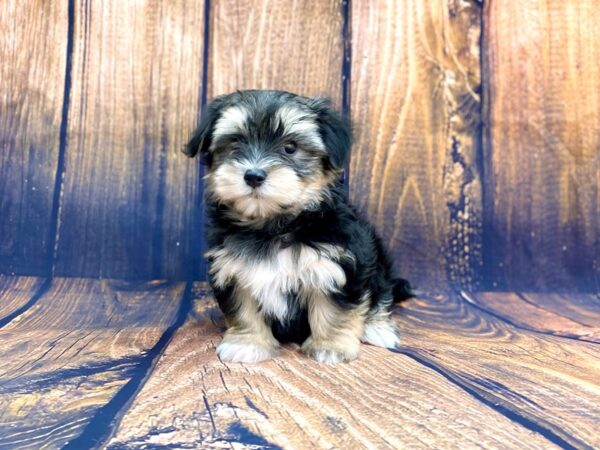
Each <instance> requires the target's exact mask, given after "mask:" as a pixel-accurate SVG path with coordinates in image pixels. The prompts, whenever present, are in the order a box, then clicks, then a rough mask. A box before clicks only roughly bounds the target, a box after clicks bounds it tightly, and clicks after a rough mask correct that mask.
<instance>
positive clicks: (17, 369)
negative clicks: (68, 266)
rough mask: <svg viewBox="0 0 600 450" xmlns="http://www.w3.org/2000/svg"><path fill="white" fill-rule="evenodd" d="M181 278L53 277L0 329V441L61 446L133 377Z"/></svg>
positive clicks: (164, 322)
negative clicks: (28, 305)
mask: <svg viewBox="0 0 600 450" xmlns="http://www.w3.org/2000/svg"><path fill="white" fill-rule="evenodd" d="M183 289H184V285H183V284H182V283H180V284H167V283H164V282H146V283H138V284H125V283H122V282H110V281H98V280H86V279H54V280H53V282H52V285H51V286H50V288H49V290H48V291H47V293H46V294H45V295H43V296H42V297H41V298H40V299H39V300H38V301H37V302H36V303H35V305H33V306H32V307H31V308H29V309H28V310H27V311H25V312H24V313H23V314H22V315H20V316H19V317H17V318H15V319H14V320H13V321H11V322H10V323H9V324H8V325H7V326H5V327H3V328H2V329H0V342H2V358H1V359H0V448H11V449H14V448H31V449H39V448H61V447H62V446H63V445H64V444H65V443H67V442H68V441H70V440H71V439H73V438H74V437H75V436H77V435H78V434H79V433H81V431H82V430H83V429H84V427H85V425H86V423H87V422H88V421H89V420H90V419H91V418H92V417H93V416H94V414H95V413H96V411H97V410H98V409H99V408H100V407H102V406H103V405H105V404H107V403H108V402H109V401H110V400H111V398H112V397H113V396H114V395H115V393H116V392H117V391H119V389H120V388H121V387H122V386H124V385H125V384H126V383H127V382H128V381H129V380H130V379H131V378H132V377H133V376H136V371H137V370H138V369H137V368H138V366H139V365H140V363H141V361H142V360H143V359H144V358H145V357H146V356H145V354H146V352H148V350H149V349H151V348H152V347H153V346H154V345H155V344H156V342H157V341H158V340H159V338H160V337H161V335H162V333H163V332H164V331H165V329H166V328H167V327H168V326H169V325H170V324H171V323H173V321H174V317H175V315H176V313H177V311H178V307H179V305H180V303H181V300H182V295H183Z"/></svg>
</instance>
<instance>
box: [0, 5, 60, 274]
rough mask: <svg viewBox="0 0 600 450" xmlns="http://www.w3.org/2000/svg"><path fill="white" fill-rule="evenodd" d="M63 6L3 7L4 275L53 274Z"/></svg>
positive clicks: (0, 227) (0, 175)
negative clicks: (51, 266)
mask: <svg viewBox="0 0 600 450" xmlns="http://www.w3.org/2000/svg"><path fill="white" fill-rule="evenodd" d="M67 27H68V20H67V4H66V2H47V1H44V0H37V1H27V2H21V1H16V0H15V1H3V2H1V3H0V29H1V30H2V36H1V37H0V59H1V60H2V63H1V64H0V271H2V272H3V273H7V274H10V273H19V274H30V275H40V274H44V273H46V272H47V271H48V267H49V264H50V248H51V244H52V242H51V240H52V238H53V236H52V223H53V221H54V216H55V215H56V212H55V210H54V209H55V206H56V205H55V198H54V191H55V188H54V185H55V177H56V168H57V164H58V154H59V147H60V141H61V136H60V134H61V125H62V124H63V122H64V114H63V97H64V84H65V67H66V55H67Z"/></svg>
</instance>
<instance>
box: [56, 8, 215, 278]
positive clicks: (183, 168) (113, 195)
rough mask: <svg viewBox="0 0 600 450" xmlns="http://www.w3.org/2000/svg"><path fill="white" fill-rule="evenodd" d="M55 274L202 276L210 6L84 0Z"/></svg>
mask: <svg viewBox="0 0 600 450" xmlns="http://www.w3.org/2000/svg"><path fill="white" fill-rule="evenodd" d="M74 33H75V45H74V54H73V77H72V78H73V82H72V93H71V104H70V110H69V126H68V142H67V144H68V145H67V152H66V157H65V171H64V174H63V176H64V185H63V192H62V196H61V211H60V216H59V223H58V230H59V235H58V260H57V263H56V269H55V270H56V274H57V275H79V276H102V277H119V278H121V277H125V278H133V279H136V278H138V279H143V278H145V279H148V278H159V277H169V278H179V279H181V278H185V277H187V276H189V275H190V274H191V271H194V273H195V274H196V275H197V274H198V273H200V262H201V255H200V250H199V246H198V245H197V244H195V242H196V240H197V239H199V237H200V236H201V235H202V231H201V229H200V223H199V218H200V212H199V208H200V203H201V195H200V193H199V192H198V190H199V186H200V182H199V174H200V171H199V166H198V164H197V161H195V160H194V161H190V160H188V159H187V158H186V157H185V156H184V155H182V154H181V152H180V149H181V148H182V146H183V145H184V144H185V142H186V139H187V137H188V136H189V134H190V133H191V130H192V129H193V127H194V125H195V123H196V120H197V115H198V108H199V103H200V93H201V81H202V65H203V35H204V2H192V3H190V2H185V1H183V0H180V1H173V2H156V1H150V0H148V1H139V2H118V3H117V2H77V3H76V8H75V30H74Z"/></svg>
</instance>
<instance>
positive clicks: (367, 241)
mask: <svg viewBox="0 0 600 450" xmlns="http://www.w3.org/2000/svg"><path fill="white" fill-rule="evenodd" d="M286 102H297V103H298V104H301V105H304V106H305V107H308V108H310V111H311V112H312V113H314V114H315V115H316V123H317V124H318V129H319V134H320V136H321V139H322V141H323V143H324V144H325V147H326V151H327V154H326V155H324V156H323V164H322V168H321V169H319V170H324V171H334V172H335V173H338V172H339V170H340V169H342V168H343V167H344V165H345V163H346V161H347V158H348V154H349V151H350V146H351V133H350V126H349V124H348V122H347V121H345V120H344V119H343V118H342V117H341V116H340V115H339V114H338V113H337V112H335V111H334V110H333V108H332V107H331V104H330V102H329V101H328V100H325V99H307V98H304V97H299V96H296V95H294V94H290V93H286V92H279V91H244V92H236V93H234V94H231V95H228V96H223V97H219V98H217V99H216V100H215V101H214V102H213V103H212V104H211V105H209V107H208V108H207V109H206V111H205V112H204V114H203V117H202V121H201V123H200V125H199V127H198V129H197V130H196V132H195V134H194V135H193V137H192V138H191V140H190V142H189V144H188V145H187V146H186V148H185V150H184V152H185V153H186V154H187V155H189V156H194V155H195V154H196V153H198V152H200V153H201V154H203V155H204V156H205V157H208V158H207V162H208V164H209V166H210V165H212V164H213V156H214V155H213V154H212V153H215V148H217V149H218V147H219V146H218V145H214V146H213V145H212V144H213V136H212V132H213V129H214V127H215V123H216V121H217V120H218V119H219V117H220V114H221V111H223V109H224V108H225V107H227V106H231V105H236V104H243V105H244V106H245V108H246V109H247V110H249V111H250V114H249V121H250V125H249V128H251V129H252V130H253V133H254V134H253V135H252V136H251V137H250V138H248V137H247V136H246V137H245V136H238V137H230V139H235V140H236V141H237V140H240V139H241V140H248V139H255V140H258V141H260V142H263V143H264V142H268V143H269V142H272V141H277V139H279V137H280V134H281V133H282V130H275V131H273V129H272V127H269V117H270V116H272V115H273V114H274V112H275V111H276V110H277V109H278V108H279V107H281V106H282V105H284V104H286ZM265 124H266V125H265ZM297 138H298V140H302V136H298V137H297ZM227 145H230V144H227ZM215 157H216V156H215ZM290 164H291V163H290ZM209 169H210V167H209ZM326 189H327V190H328V192H327V194H328V195H326V196H324V198H323V200H322V201H320V203H319V204H318V205H311V207H310V208H307V209H305V210H303V211H301V212H299V213H296V214H286V213H285V212H282V213H281V214H278V215H275V216H273V217H269V218H266V219H265V220H263V221H261V222H260V225H259V226H256V225H254V226H248V224H246V223H244V222H240V221H238V220H232V215H234V212H232V211H231V209H230V206H228V205H227V204H223V203H221V202H219V201H218V199H215V198H214V197H211V196H210V195H209V196H208V198H207V215H208V227H207V228H208V246H209V248H217V247H219V246H222V245H223V243H224V241H225V239H226V238H227V239H228V243H229V245H230V246H233V247H234V248H235V251H236V253H238V254H239V255H240V256H241V257H246V258H253V259H257V260H260V259H264V258H266V257H267V256H269V255H270V253H271V252H272V251H274V250H277V249H279V248H282V247H286V246H298V245H305V246H310V247H313V248H317V246H318V244H333V245H336V246H339V247H342V248H344V249H347V250H348V251H349V253H351V254H352V255H353V256H354V262H350V261H340V265H341V267H342V269H343V271H344V272H345V275H346V284H345V286H344V287H343V289H341V290H340V292H336V293H333V294H332V298H333V299H334V300H335V302H336V303H337V304H338V305H339V306H340V307H342V308H344V309H350V308H354V307H356V306H357V305H358V304H359V302H361V301H363V300H362V299H363V294H364V293H365V292H366V291H370V292H371V296H370V300H369V301H370V305H369V307H370V308H369V309H370V311H371V312H375V311H377V310H380V309H385V308H389V307H390V305H391V303H392V302H393V301H394V300H395V301H401V300H404V299H406V298H408V297H410V296H411V295H412V293H411V289H410V286H409V284H408V282H407V281H406V280H403V279H399V278H395V277H394V274H393V268H392V262H391V259H390V257H389V256H388V254H387V252H386V251H385V249H384V245H383V243H382V242H381V240H380V238H379V237H378V236H377V234H376V233H375V231H374V229H373V227H372V226H371V225H370V224H369V223H368V222H367V221H366V220H364V219H362V218H361V217H360V215H359V214H358V213H357V212H356V210H355V209H354V208H353V207H352V206H350V205H349V203H348V201H347V199H346V196H345V193H344V189H343V186H342V185H341V183H340V182H339V181H338V182H333V183H331V184H330V185H328V186H327V187H326ZM209 262H210V261H209ZM211 283H212V284H213V287H214V291H215V297H216V299H217V300H218V303H219V306H220V307H221V309H222V310H223V312H224V313H225V315H226V316H234V315H235V313H236V303H235V301H234V299H233V291H234V286H233V283H234V281H231V284H230V285H229V286H226V287H225V288H223V287H221V288H217V287H216V286H215V283H214V280H213V279H211ZM288 304H289V305H290V306H291V307H290V308H289V310H290V314H289V316H288V317H287V320H276V319H273V318H270V320H271V327H272V330H273V333H274V335H275V337H276V338H277V339H279V340H280V341H294V342H298V343H301V342H302V341H304V340H305V339H306V338H307V337H308V336H309V334H310V327H309V323H308V319H307V313H306V310H303V309H302V308H300V307H297V305H298V302H297V301H296V298H295V293H291V294H290V296H289V299H288Z"/></svg>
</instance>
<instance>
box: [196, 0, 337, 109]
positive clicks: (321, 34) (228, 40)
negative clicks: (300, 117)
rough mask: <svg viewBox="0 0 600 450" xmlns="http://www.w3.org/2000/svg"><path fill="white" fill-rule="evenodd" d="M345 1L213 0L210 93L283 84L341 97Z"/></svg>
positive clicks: (305, 92)
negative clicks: (343, 9)
mask: <svg viewBox="0 0 600 450" xmlns="http://www.w3.org/2000/svg"><path fill="white" fill-rule="evenodd" d="M341 33H342V15H341V0H308V1H304V0H259V1H249V0H243V1H238V0H222V1H218V2H211V37H210V40H211V42H210V58H209V61H210V70H209V88H208V94H209V97H211V98H212V97H214V96H216V95H219V94H227V93H229V92H232V91H235V90H236V89H282V90H287V91H291V92H295V93H297V94H302V95H307V96H313V95H326V96H329V97H331V98H332V99H333V100H334V102H336V103H337V104H338V105H339V104H340V102H341V73H342V54H343V43H342V34H341Z"/></svg>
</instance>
